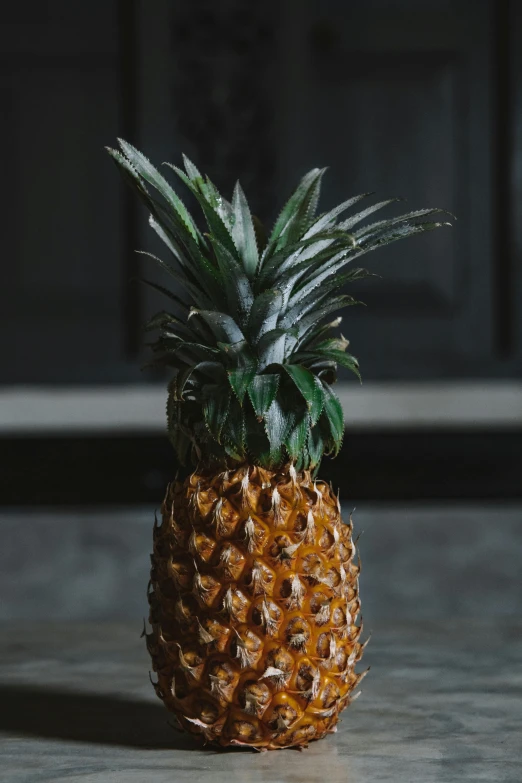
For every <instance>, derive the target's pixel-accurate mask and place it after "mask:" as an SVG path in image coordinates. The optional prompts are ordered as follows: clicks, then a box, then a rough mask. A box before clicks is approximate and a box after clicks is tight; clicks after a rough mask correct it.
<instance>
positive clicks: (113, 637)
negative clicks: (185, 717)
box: [0, 607, 522, 783]
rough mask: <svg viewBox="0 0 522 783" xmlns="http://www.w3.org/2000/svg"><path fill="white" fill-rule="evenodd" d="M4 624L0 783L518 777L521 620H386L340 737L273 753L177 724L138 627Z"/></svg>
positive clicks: (439, 782) (423, 781)
mask: <svg viewBox="0 0 522 783" xmlns="http://www.w3.org/2000/svg"><path fill="white" fill-rule="evenodd" d="M392 613H393V607H390V616H392ZM2 631H3V633H2V634H1V643H0V659H1V672H0V732H1V738H2V745H1V754H0V779H1V780H2V781H3V783H44V782H45V783H49V781H60V783H66V782H68V781H71V782H72V781H75V783H116V781H118V782H119V781H122V783H123V781H125V783H164V782H165V783H166V782H167V781H168V782H169V783H171V782H172V783H183V782H184V781H187V783H188V782H189V781H196V780H197V781H200V782H201V783H206V781H212V783H224V781H227V783H235V781H237V783H250V782H252V783H257V781H259V782H261V781H263V783H280V782H283V781H285V782H286V781H288V783H307V782H308V781H311V782H313V783H316V782H317V781H320V782H321V783H323V782H324V783H341V781H342V783H370V781H371V783H379V782H380V781H383V782H384V781H386V783H387V782H388V781H390V782H391V781H393V783H399V782H400V783H410V782H411V783H446V782H447V783H466V781H472V782H473V783H481V782H482V781H483V782H484V783H497V782H501V783H520V781H521V780H522V624H521V623H520V622H519V621H515V620H513V621H510V620H509V619H506V618H504V619H502V621H499V622H497V623H496V622H495V621H494V619H491V620H489V619H488V620H484V621H483V622H478V621H471V620H469V621H466V620H464V619H461V618H455V617H448V618H447V620H446V621H445V622H436V621H433V622H427V621H425V622H419V621H418V620H417V621H411V622H407V621H401V622H396V623H395V624H393V625H392V624H391V623H390V622H381V621H380V622H379V623H378V624H377V625H376V627H374V629H373V636H372V640H371V642H370V645H369V646H368V648H367V656H366V663H367V664H371V667H372V670H371V672H370V674H369V676H368V677H367V678H366V680H365V681H364V683H363V689H362V694H361V697H360V699H358V700H357V701H356V702H355V703H354V704H353V705H352V707H351V708H350V709H348V710H347V711H346V712H345V713H344V716H343V719H342V723H341V725H340V729H339V731H338V733H337V734H335V735H332V736H330V737H328V738H327V739H324V740H321V741H320V742H317V743H312V744H311V745H310V747H309V749H308V750H305V751H303V752H297V751H294V750H282V751H276V752H273V753H256V752H252V751H245V750H231V751H219V750H214V749H205V748H202V747H201V746H199V745H198V744H196V743H195V742H194V741H193V740H191V739H190V738H189V737H187V736H186V735H182V734H179V733H177V732H175V731H174V730H173V729H172V728H171V727H170V726H169V725H168V723H167V719H168V713H167V712H166V711H165V710H164V708H163V706H162V705H161V703H160V702H159V701H158V700H157V699H156V697H155V696H154V694H153V692H152V688H151V686H150V684H149V682H148V660H147V656H146V653H145V650H144V646H143V640H140V639H139V634H140V628H138V627H136V625H134V626H130V625H118V624H91V625H88V624H80V625H78V624H76V625H75V624H74V623H62V624H55V625H41V626H38V625H36V626H34V625H33V626H29V625H28V624H24V626H21V625H16V624H10V625H7V624H4V625H3V626H2Z"/></svg>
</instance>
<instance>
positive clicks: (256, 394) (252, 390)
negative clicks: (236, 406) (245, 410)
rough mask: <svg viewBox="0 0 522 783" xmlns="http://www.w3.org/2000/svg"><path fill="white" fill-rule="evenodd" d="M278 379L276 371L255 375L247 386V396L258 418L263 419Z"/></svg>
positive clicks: (275, 391)
mask: <svg viewBox="0 0 522 783" xmlns="http://www.w3.org/2000/svg"><path fill="white" fill-rule="evenodd" d="M279 379H280V376H279V375H278V374H277V373H267V374H266V375H255V376H254V377H253V378H252V380H251V382H250V384H249V386H248V396H249V397H250V401H251V403H252V407H253V408H254V411H255V414H256V416H257V418H258V419H259V420H261V419H263V417H264V416H265V414H266V412H267V410H268V409H269V408H270V406H271V405H272V403H273V401H274V400H275V397H276V394H277V389H278V387H279Z"/></svg>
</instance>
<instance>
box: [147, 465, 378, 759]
mask: <svg viewBox="0 0 522 783" xmlns="http://www.w3.org/2000/svg"><path fill="white" fill-rule="evenodd" d="M354 555H355V546H354V543H353V540H352V522H351V520H350V522H349V524H344V523H343V522H342V519H341V515H340V509H339V503H338V500H337V498H336V497H335V496H334V495H333V493H332V491H331V489H330V487H329V486H328V485H326V484H325V483H324V482H321V481H318V482H314V481H313V480H312V479H311V476H310V472H309V471H302V472H299V473H297V472H296V471H295V469H294V468H293V467H291V466H290V467H288V466H287V467H285V468H282V469H280V470H279V471H269V470H264V469H262V468H259V467H256V466H249V465H248V464H246V465H243V466H240V467H239V468H237V469H236V470H234V471H226V472H224V473H221V474H217V475H216V474H212V473H210V472H201V473H200V472H198V471H196V472H195V473H193V474H192V475H191V476H190V477H189V478H187V479H186V481H185V482H184V483H183V484H182V483H180V482H175V483H174V484H171V485H170V486H169V488H168V490H167V494H166V497H165V500H164V503H163V507H162V523H161V526H158V525H155V528H154V552H153V555H152V571H151V581H150V585H149V603H150V623H151V626H152V632H151V633H150V634H148V635H147V647H148V650H149V652H150V654H151V657H152V663H153V668H154V671H155V672H156V674H157V684H155V689H156V693H157V695H158V696H159V697H160V698H161V699H162V700H163V701H164V703H165V705H166V706H167V707H168V709H169V710H171V711H172V712H173V713H174V714H175V715H176V717H177V719H178V722H179V724H180V725H181V727H183V728H184V729H187V730H188V731H190V732H192V733H194V734H197V735H200V736H201V737H202V738H203V739H204V740H205V741H215V742H218V743H219V744H221V745H248V746H253V747H256V748H258V749H260V750H265V749H267V750H272V749H276V748H282V747H290V746H303V745H307V744H308V742H309V741H310V740H314V739H319V738H321V737H323V736H324V735H325V734H327V733H328V732H332V731H335V726H336V724H337V721H338V719H339V713H340V712H341V710H343V709H344V708H345V707H346V706H347V705H348V704H349V703H350V701H351V700H352V699H353V691H354V689H355V688H356V686H357V684H358V683H359V681H360V680H361V679H362V676H363V674H356V673H355V664H356V663H357V661H359V659H360V658H361V655H362V651H363V644H361V642H360V641H359V639H360V635H361V631H362V625H361V624H359V625H357V624H356V618H357V616H358V614H359V611H360V602H359V594H358V573H359V566H358V565H356V564H355V562H354Z"/></svg>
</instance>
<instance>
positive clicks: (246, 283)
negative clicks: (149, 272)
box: [107, 140, 449, 470]
mask: <svg viewBox="0 0 522 783" xmlns="http://www.w3.org/2000/svg"><path fill="white" fill-rule="evenodd" d="M119 145H120V148H121V152H120V151H118V150H114V149H110V148H107V149H108V152H109V153H110V155H111V156H112V157H113V159H114V160H115V161H116V163H117V165H118V167H119V169H120V170H121V172H122V174H123V175H124V176H125V178H126V179H127V180H128V181H129V182H130V184H131V185H132V186H133V188H134V189H135V191H136V192H137V194H138V195H139V197H140V198H141V200H142V201H143V203H144V204H145V206H146V207H147V209H148V210H149V213H150V218H149V222H150V225H151V227H152V228H153V229H154V231H155V232H156V234H158V236H159V237H160V238H161V239H162V241H163V242H164V244H165V245H166V247H167V249H168V252H169V261H164V260H162V259H160V258H157V257H156V256H153V255H151V254H150V253H144V255H146V256H149V257H151V258H153V259H154V260H155V261H156V262H157V263H158V264H159V266H160V267H161V268H162V269H163V270H164V271H165V272H166V273H167V275H168V276H169V277H170V278H171V280H172V281H173V283H174V285H173V288H174V290H171V289H170V288H164V287H163V286H160V285H158V284H157V283H155V282H151V281H147V280H145V281H143V282H145V283H146V284H148V285H149V286H152V288H154V289H156V290H158V291H160V292H161V293H162V294H164V295H165V296H166V297H167V298H168V299H169V300H170V304H171V307H170V309H169V311H166V310H165V311H162V312H159V313H157V314H156V315H155V316H154V317H153V318H151V320H150V321H149V322H148V323H147V324H146V327H145V328H146V329H147V330H156V331H157V332H159V336H158V337H157V339H156V340H155V342H154V343H152V351H153V352H154V359H153V361H152V362H151V364H152V365H162V366H166V367H169V368H171V369H172V370H173V371H174V373H175V375H174V377H173V379H172V380H171V381H170V383H169V387H168V402H167V424H168V434H169V438H170V440H171V442H172V445H173V446H174V449H175V451H176V453H177V456H178V459H179V460H180V462H181V463H182V464H185V462H186V460H187V456H188V455H189V454H190V455H191V457H192V460H193V461H194V462H203V463H205V464H208V465H210V464H213V463H217V464H220V465H223V466H230V465H232V464H234V463H237V462H244V461H246V460H248V461H250V462H253V463H255V464H258V465H260V466H262V467H265V468H270V469H277V468H279V467H280V466H282V465H283V464H284V463H287V462H288V461H289V460H290V461H291V462H292V463H295V467H296V468H297V469H298V470H299V469H305V468H310V469H316V468H317V467H318V465H319V463H320V461H321V458H322V456H323V455H324V454H332V455H334V456H335V455H337V454H338V452H339V450H340V448H341V444H342V440H343V435H344V416H343V411H342V407H341V404H340V402H339V399H338V397H337V396H336V394H335V392H334V391H333V389H332V385H333V384H334V383H335V381H336V375H337V367H338V366H339V365H340V366H342V367H347V368H348V369H349V370H351V371H352V372H353V373H355V375H357V377H359V378H360V374H359V364H358V361H357V359H356V358H355V357H354V356H352V355H351V354H350V353H348V352H347V348H348V341H347V340H345V338H344V337H343V336H342V335H339V334H336V330H337V328H338V327H339V324H340V323H341V318H340V317H337V318H335V319H334V320H333V321H330V322H328V321H327V318H328V316H330V315H331V313H334V312H335V311H338V310H340V309H341V308H344V307H349V306H351V305H355V304H359V302H358V301H357V300H356V299H354V298H353V297H352V296H350V295H349V294H347V293H345V292H341V290H342V289H344V288H345V286H346V285H347V284H348V283H351V282H354V281H356V280H360V279H361V278H364V277H368V276H370V274H371V273H370V272H368V271H367V270H365V269H361V268H358V267H357V268H350V269H349V270H348V271H345V268H346V266H347V265H348V264H350V263H351V262H353V261H355V259H357V258H359V256H362V255H364V254H365V253H368V252H369V251H371V250H375V249H376V248H378V247H381V246H382V245H387V244H389V243H390V242H395V241H397V240H399V239H404V238H405V237H408V236H412V235H413V234H419V233H422V232H424V231H430V230H431V229H434V228H436V227H438V226H442V225H449V224H448V223H441V222H427V221H424V220H423V218H426V217H428V216H430V215H433V214H435V213H441V212H444V210H441V209H420V210H417V211H415V212H409V213H408V214H404V215H400V216H398V217H393V218H391V219H389V220H379V221H377V222H373V223H369V224H366V225H363V226H362V227H361V223H362V222H363V221H364V220H365V218H367V217H369V216H370V215H371V214H372V213H374V212H376V211H377V210H379V209H381V208H382V207H385V206H387V205H388V204H391V203H393V202H394V201H399V200H400V199H388V200H386V201H380V202H378V203H376V204H373V205H371V206H369V207H366V208H365V209H363V210H362V211H360V212H357V213H356V214H352V215H351V217H348V218H346V219H344V220H341V221H340V222H339V220H338V219H339V216H340V215H341V214H342V213H343V212H345V211H347V210H349V209H350V208H351V207H353V206H355V205H356V204H357V203H358V202H359V201H361V200H363V199H364V198H366V197H367V196H369V195H371V194H370V193H363V194H362V195H359V196H354V197H352V198H350V199H348V200H347V201H344V202H343V203H342V204H339V205H338V206H337V207H335V208H334V209H332V210H330V211H329V212H326V213H324V214H320V215H317V205H318V201H319V192H320V188H321V181H322V178H323V175H324V173H325V171H326V169H312V170H311V171H309V172H308V173H307V174H305V176H304V177H303V178H302V180H301V181H300V182H299V184H298V186H297V188H296V189H295V191H294V192H293V193H292V195H291V196H290V198H289V200H288V201H287V203H286V204H285V206H284V207H283V209H282V211H281V213H280V214H279V217H278V218H277V220H276V223H275V225H274V227H273V229H272V232H271V234H270V235H269V236H268V238H266V236H265V234H264V231H263V227H262V225H261V223H260V222H259V221H258V220H257V218H255V217H252V214H251V212H250V209H249V207H248V203H247V200H246V198H245V194H244V193H243V190H242V188H241V186H240V184H239V182H238V183H237V184H236V186H235V188H234V193H233V196H232V201H231V202H229V201H227V200H225V199H224V198H223V197H222V196H221V195H220V193H219V192H218V190H217V189H216V187H215V185H214V184H213V183H212V182H211V181H210V179H209V178H208V177H203V176H202V175H201V174H200V172H199V171H198V169H197V168H196V166H195V165H194V164H193V163H191V161H190V160H188V158H186V157H185V156H183V160H184V167H185V170H184V171H183V170H181V169H180V168H178V167H177V166H174V165H172V164H170V163H167V164H166V165H167V166H169V167H170V168H171V169H172V170H173V171H175V173H176V174H177V176H178V177H179V178H180V179H181V181H182V182H183V183H184V184H185V185H186V186H187V188H188V189H189V191H190V192H191V193H192V194H193V196H194V197H195V199H196V201H197V202H198V203H199V206H200V207H201V210H202V212H203V216H204V218H205V221H206V224H207V227H208V232H206V233H203V232H202V231H201V230H200V229H199V228H198V226H197V224H196V222H195V221H194V219H193V218H192V216H191V214H190V213H189V211H188V210H187V209H186V207H185V205H184V204H183V202H182V201H181V199H180V198H179V196H178V195H177V193H176V192H175V191H174V190H173V188H172V187H171V186H170V184H169V183H168V182H167V181H166V179H165V178H164V177H163V176H162V174H160V173H159V171H158V170H157V169H156V168H154V166H152V164H151V163H150V162H149V160H147V158H146V157H145V156H144V155H142V153H140V152H139V151H138V150H137V149H135V148H134V147H133V146H132V145H131V144H129V143H128V142H126V141H123V140H119Z"/></svg>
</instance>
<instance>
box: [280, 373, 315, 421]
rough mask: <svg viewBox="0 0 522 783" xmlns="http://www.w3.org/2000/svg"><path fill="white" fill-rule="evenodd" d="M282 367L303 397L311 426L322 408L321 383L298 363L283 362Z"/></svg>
mask: <svg viewBox="0 0 522 783" xmlns="http://www.w3.org/2000/svg"><path fill="white" fill-rule="evenodd" d="M283 367H284V369H285V371H286V372H287V374H288V375H289V376H290V378H291V379H292V381H293V382H294V384H295V386H296V387H297V389H298V390H299V392H300V394H301V396H302V397H303V399H304V401H305V403H306V407H307V409H308V412H309V414H310V420H311V422H312V426H313V425H314V424H316V422H317V421H318V420H319V416H320V415H321V412H322V410H323V405H324V394H323V389H322V385H321V384H320V383H319V381H318V380H317V378H316V377H315V375H314V374H313V373H312V372H310V370H308V369H307V368H306V367H303V366H302V365H300V364H285V365H283Z"/></svg>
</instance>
